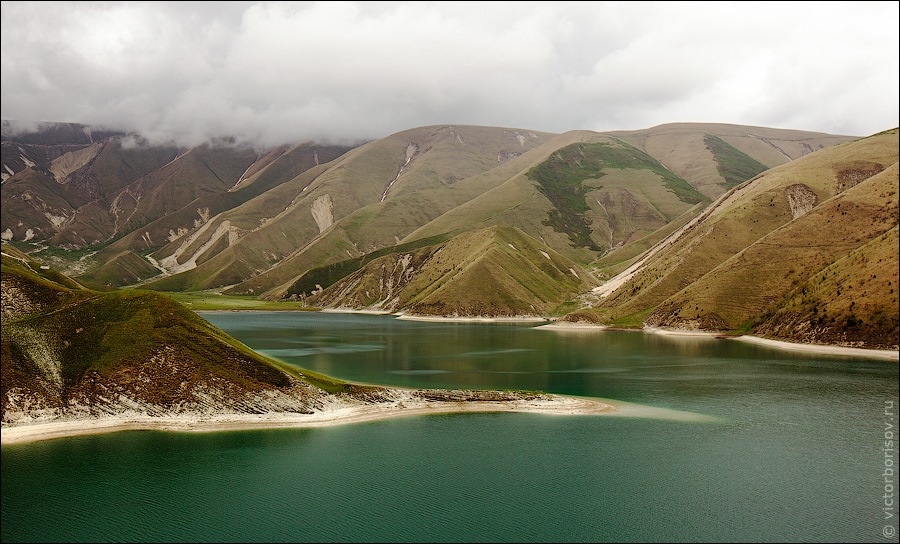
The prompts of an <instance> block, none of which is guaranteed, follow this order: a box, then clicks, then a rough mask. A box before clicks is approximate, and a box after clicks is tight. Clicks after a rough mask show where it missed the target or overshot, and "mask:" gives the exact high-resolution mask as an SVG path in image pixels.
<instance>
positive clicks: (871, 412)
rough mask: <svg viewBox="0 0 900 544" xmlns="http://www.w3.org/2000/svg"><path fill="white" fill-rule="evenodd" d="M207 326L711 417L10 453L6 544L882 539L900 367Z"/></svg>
mask: <svg viewBox="0 0 900 544" xmlns="http://www.w3.org/2000/svg"><path fill="white" fill-rule="evenodd" d="M204 317H205V318H207V319H208V320H209V321H211V322H212V323H213V324H215V325H217V326H218V327H220V328H222V329H223V330H225V331H226V332H228V333H229V334H232V335H233V336H235V337H236V338H238V339H239V340H241V341H243V342H244V343H246V344H247V345H249V346H250V347H252V348H254V349H256V350H258V351H260V352H263V353H266V354H269V355H270V356H273V357H276V358H278V359H280V360H282V361H285V362H287V363H290V364H295V365H297V366H300V367H303V368H309V369H311V370H315V371H317V372H322V373H326V374H329V375H332V376H335V377H339V378H343V379H347V380H352V381H359V382H367V383H380V384H386V385H398V386H408V387H467V388H516V389H537V390H544V391H548V392H551V393H559V394H570V395H585V396H596V397H605V398H611V399H618V400H622V401H628V402H635V403H641V404H647V405H651V406H657V407H664V408H673V409H677V410H685V411H691V412H697V413H702V414H706V415H710V416H714V417H716V418H719V421H718V422H715V423H693V422H683V421H657V420H647V419H626V418H606V417H591V416H574V417H559V416H541V415H531V414H463V415H439V416H428V417H414V418H403V419H395V420H386V421H379V422H374V423H365V424H357V425H348V426H342V427H331V428H322V429H278V430H265V431H240V432H221V433H211V434H200V435H197V434H184V433H164V432H151V431H141V432H123V433H115V434H109V435H96V436H83V437H73V438H65V439H58V440H52V441H48V442H40V443H34V444H22V445H11V446H4V447H3V448H2V524H0V531H2V540H3V541H4V542H6V541H9V542H13V541H34V540H52V541H110V540H113V541H149V540H159V541H603V540H631V541H645V540H646V541H668V540H704V541H734V540H737V541H740V540H744V541H747V540H753V541H760V540H787V541H821V540H848V541H872V540H877V539H881V538H882V531H883V528H884V522H883V511H882V506H883V500H882V495H883V494H884V489H883V478H882V477H881V473H882V472H883V470H884V464H883V460H884V452H883V450H882V448H883V446H884V443H883V442H884V438H883V437H884V431H885V424H886V423H888V422H889V423H891V424H894V425H896V418H897V414H896V406H893V407H890V408H888V411H889V412H891V414H892V417H893V420H890V419H888V416H887V415H885V410H886V402H889V401H895V399H896V396H897V394H896V392H897V388H898V367H897V365H896V364H895V363H893V364H892V363H890V362H884V361H867V360H864V359H859V358H854V359H850V358H841V357H834V356H817V355H809V354H802V353H789V352H784V351H780V350H775V349H771V348H766V347H763V346H756V345H751V344H744V343H739V342H730V341H723V340H716V339H711V338H685V337H663V336H659V335H650V334H643V333H629V332H620V331H596V332H583V331H577V332H574V333H567V332H566V331H548V330H537V329H535V328H534V327H533V326H531V325H522V324H519V325H513V324H467V323H435V322H416V321H406V320H398V319H396V318H393V317H390V316H370V315H353V314H310V313H277V312H273V313H253V314H234V313H230V314H229V313H222V314H204Z"/></svg>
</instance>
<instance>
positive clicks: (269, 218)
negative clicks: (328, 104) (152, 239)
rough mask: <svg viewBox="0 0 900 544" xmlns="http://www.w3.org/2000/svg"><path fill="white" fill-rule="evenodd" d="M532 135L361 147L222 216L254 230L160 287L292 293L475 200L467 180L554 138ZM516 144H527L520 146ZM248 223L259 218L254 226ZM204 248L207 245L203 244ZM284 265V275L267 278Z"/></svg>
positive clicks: (454, 136) (482, 133) (430, 135)
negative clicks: (313, 272) (305, 280)
mask: <svg viewBox="0 0 900 544" xmlns="http://www.w3.org/2000/svg"><path fill="white" fill-rule="evenodd" d="M517 132H519V134H517ZM531 134H532V133H530V132H522V131H516V130H514V129H501V128H492V127H466V126H460V127H453V126H443V127H422V128H418V129H413V130H409V131H404V132H401V133H398V134H395V135H392V136H389V137H387V138H384V139H382V140H378V141H375V142H371V143H369V144H366V145H364V146H361V147H360V148H357V149H354V150H353V151H351V152H349V153H347V154H346V155H345V156H343V157H341V158H340V159H339V160H337V161H334V162H333V163H331V164H329V165H328V166H327V167H325V168H322V169H321V170H320V171H318V172H316V173H315V176H314V177H313V178H312V179H310V180H306V184H305V185H303V186H302V187H298V184H296V183H291V184H289V185H290V188H292V189H294V192H293V194H289V193H288V192H287V191H289V190H290V189H289V188H288V187H286V188H285V194H284V195H283V198H281V199H279V200H277V201H273V200H272V199H270V198H269V195H268V193H267V194H264V195H262V196H261V197H259V198H257V199H255V200H254V201H251V202H249V203H248V204H247V205H245V206H241V207H240V208H239V209H237V210H234V212H230V213H228V214H223V216H222V217H221V218H219V219H218V221H225V220H228V221H231V224H232V226H233V227H234V228H239V229H245V230H247V231H250V232H249V233H247V234H246V235H245V236H244V237H243V238H241V239H240V240H239V241H238V242H237V243H236V244H234V245H233V246H231V247H229V248H228V249H227V250H225V251H223V252H222V253H221V254H219V255H217V256H215V257H213V258H211V259H210V260H209V262H207V263H205V264H204V265H202V266H200V267H198V268H197V269H196V270H193V271H189V272H187V273H185V274H184V275H185V276H186V277H185V279H171V280H166V283H160V284H158V286H159V287H160V288H163V287H164V288H170V286H171V285H174V283H175V282H178V283H180V284H181V285H184V286H190V287H191V288H206V287H210V286H213V285H229V284H232V283H237V282H238V281H240V280H243V279H247V278H249V277H252V276H255V275H257V274H261V273H264V275H263V276H261V277H260V278H257V279H255V280H250V281H247V282H246V283H245V284H243V285H241V286H240V287H239V288H238V289H236V292H241V293H250V292H253V293H257V294H258V293H260V292H262V291H265V290H270V289H273V288H274V287H277V286H281V291H282V292H283V291H284V290H286V289H287V288H288V287H289V285H290V284H291V283H293V282H294V281H296V279H297V278H298V277H299V276H300V275H302V274H303V273H304V272H306V271H307V270H309V269H310V268H314V267H316V266H321V265H323V264H327V263H329V262H336V261H339V260H342V259H343V258H347V257H357V256H361V255H363V254H365V253H367V252H370V251H373V250H376V249H380V248H382V247H386V246H390V245H394V244H396V243H398V242H399V239H400V238H402V237H403V236H405V235H406V234H407V233H408V232H411V231H412V230H414V229H415V228H416V227H418V226H419V225H421V224H422V223H424V222H426V221H428V220H429V219H430V218H432V217H434V216H436V215H439V214H440V213H442V212H443V211H444V210H446V209H447V208H448V207H452V206H454V205H456V204H457V203H458V202H460V199H466V198H470V197H471V195H470V194H469V193H466V192H465V191H462V190H460V189H457V184H458V183H459V178H461V177H464V176H465V177H471V176H472V175H473V174H477V173H479V172H484V171H487V170H490V169H491V168H492V167H495V166H496V165H498V164H501V165H502V161H501V162H500V163H498V157H500V158H501V159H502V160H505V157H506V156H507V155H508V154H510V153H515V152H521V151H525V150H528V149H530V148H531V147H534V146H535V145H538V144H539V143H540V142H543V141H546V139H547V138H548V137H549V136H548V135H546V134H542V133H534V136H532V135H531ZM517 136H522V137H523V140H522V142H521V143H520V141H519V138H518V137H517ZM408 153H409V154H410V155H408ZM408 156H409V157H410V162H409V163H408V164H407V163H406V159H407V157H408ZM404 165H405V166H404ZM401 167H403V172H402V174H401V175H400V177H399V178H397V179H396V181H394V183H393V185H391V189H390V190H389V191H388V194H387V196H386V198H385V200H384V201H383V202H382V201H381V198H382V196H383V195H384V191H385V189H386V188H387V187H388V185H390V184H391V181H392V180H394V179H395V178H396V177H397V173H398V172H399V171H400V168H401ZM286 185H288V184H286ZM303 187H306V190H303ZM326 195H327V198H328V199H329V200H330V201H331V203H332V207H333V216H334V221H335V222H334V224H333V225H332V226H331V227H330V228H329V229H327V230H326V231H325V232H321V233H320V231H319V228H318V226H317V225H316V222H315V221H314V220H313V215H312V212H311V209H312V206H313V205H314V203H315V202H316V201H317V200H319V199H324V198H326ZM251 210H252V211H251ZM246 217H252V219H253V223H252V224H250V223H249V222H248V221H247V220H246V219H245V218H246ZM263 218H265V222H264V224H262V225H261V223H260V220H261V219H263ZM201 243H202V239H198V240H197V242H195V244H201ZM188 253H190V251H188ZM281 261H283V263H282V264H281V265H280V266H279V267H278V268H276V269H273V270H271V271H269V270H268V269H269V268H271V267H272V266H273V265H275V264H276V263H278V262H281ZM154 286H156V284H154Z"/></svg>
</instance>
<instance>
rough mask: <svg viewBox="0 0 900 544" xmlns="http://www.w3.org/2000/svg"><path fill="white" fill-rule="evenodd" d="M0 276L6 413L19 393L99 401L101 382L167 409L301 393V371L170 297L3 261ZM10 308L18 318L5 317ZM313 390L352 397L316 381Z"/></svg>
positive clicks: (58, 402) (58, 400)
mask: <svg viewBox="0 0 900 544" xmlns="http://www.w3.org/2000/svg"><path fill="white" fill-rule="evenodd" d="M4 251H6V248H4ZM37 272H41V273H43V274H44V276H46V277H41V276H39V275H38V274H37ZM2 274H3V284H4V319H3V332H2V335H3V337H2V345H3V357H2V362H3V369H2V373H3V399H4V401H3V402H4V410H5V409H6V407H7V406H6V402H7V393H9V392H10V391H11V390H13V389H14V388H15V389H17V390H18V391H19V392H22V391H25V392H26V393H27V394H31V395H38V396H42V398H43V399H44V400H43V401H42V402H44V403H49V404H47V406H48V407H54V406H57V407H60V406H65V405H66V403H67V402H68V399H70V398H74V397H75V396H78V398H79V399H80V400H83V399H84V398H90V399H92V400H94V401H97V402H102V401H103V398H102V397H103V394H102V387H101V389H99V390H98V389H97V384H98V383H100V384H105V385H103V387H108V386H112V385H114V386H116V387H117V388H119V389H121V390H124V391H126V392H128V393H129V394H130V395H131V397H132V398H135V399H138V400H140V401H141V402H146V403H148V404H151V405H158V406H160V407H162V408H170V409H177V407H178V406H179V404H180V403H181V402H185V401H187V400H189V397H188V396H187V392H188V391H189V390H191V389H192V388H194V387H200V388H201V390H202V391H209V388H210V387H212V388H213V390H221V391H223V392H225V394H226V396H228V397H229V398H228V401H229V402H232V403H235V406H236V407H238V409H240V408H239V407H240V406H242V405H243V404H242V403H244V402H246V399H245V395H246V394H253V392H260V391H263V390H286V388H288V389H290V388H293V389H292V390H296V387H295V385H294V384H296V383H297V379H298V378H299V379H301V380H302V379H304V378H303V376H304V373H303V372H300V371H298V370H296V369H294V368H292V367H289V366H287V365H283V364H281V363H277V362H275V361H271V360H269V359H266V358H264V357H262V356H260V355H259V354H257V353H255V352H253V351H252V350H250V349H249V348H247V347H246V346H244V345H243V344H241V343H240V342H237V341H236V340H234V339H233V338H231V337H229V336H228V335H226V334H225V333H223V332H222V331H220V330H219V329H217V328H215V327H214V326H212V325H211V324H210V323H209V322H207V321H205V320H204V319H202V318H201V317H199V316H198V315H197V314H195V313H194V312H192V311H190V310H187V309H186V308H185V307H184V306H182V305H181V304H178V303H177V302H175V301H173V300H171V299H170V298H168V297H166V296H165V295H161V294H159V293H153V292H148V291H115V292H109V293H99V292H95V291H88V290H84V289H79V290H73V289H72V287H75V286H76V284H74V283H73V282H71V280H67V278H66V277H65V276H62V275H59V274H58V273H52V271H45V270H41V269H40V267H39V266H38V265H37V264H36V263H33V262H23V261H20V260H17V259H14V258H12V257H8V256H6V255H4V256H3V268H2ZM48 278H55V279H57V280H59V281H60V282H61V283H57V282H56V281H52V280H51V279H48ZM12 308H18V310H19V311H18V312H16V314H15V315H12V314H10V315H7V314H8V312H7V310H9V309H12ZM166 357H168V359H169V360H171V361H172V362H173V363H174V364H175V366H173V367H172V368H171V375H170V376H169V377H168V378H167V374H165V372H166V371H165V367H163V368H162V369H156V371H157V372H159V371H162V372H163V375H159V376H156V375H154V376H153V379H151V380H150V381H149V382H148V381H147V380H146V379H145V378H146V375H147V373H148V372H151V370H148V369H150V368H151V367H153V366H154V361H155V360H159V359H160V358H164V359H165V358H166ZM176 366H177V368H176ZM54 368H55V369H56V370H54ZM54 376H56V378H54ZM141 376H145V378H141ZM309 383H313V384H314V385H316V386H323V387H326V388H328V389H331V390H342V389H346V387H345V385H346V384H343V382H339V381H331V380H329V379H328V378H326V377H323V376H318V375H314V376H312V377H311V378H310V380H309ZM28 392H30V393H28ZM202 394H203V393H201V395H202ZM85 395H87V397H85ZM98 395H99V396H98ZM48 399H49V400H48ZM244 406H250V405H244ZM248 409H250V408H248Z"/></svg>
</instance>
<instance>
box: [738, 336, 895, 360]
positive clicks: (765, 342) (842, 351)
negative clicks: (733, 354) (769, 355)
mask: <svg viewBox="0 0 900 544" xmlns="http://www.w3.org/2000/svg"><path fill="white" fill-rule="evenodd" d="M730 339H731V340H740V341H741V342H748V343H750V344H757V345H760V346H766V347H772V348H779V349H785V350H789V351H802V352H806V353H819V354H822V355H845V356H849V357H868V358H871V359H883V360H885V361H895V362H897V361H900V351H897V350H890V349H866V348H848V347H844V346H826V345H822V344H799V343H797V342H785V341H783V340H771V339H769V338H760V337H758V336H750V335H748V334H745V335H743V336H736V337H734V338H730Z"/></svg>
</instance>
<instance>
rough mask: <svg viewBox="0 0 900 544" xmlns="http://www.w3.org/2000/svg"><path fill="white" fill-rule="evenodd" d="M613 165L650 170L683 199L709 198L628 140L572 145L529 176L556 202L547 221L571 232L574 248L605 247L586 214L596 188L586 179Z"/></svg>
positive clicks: (599, 249) (600, 174) (593, 177)
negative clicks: (587, 199) (596, 239)
mask: <svg viewBox="0 0 900 544" xmlns="http://www.w3.org/2000/svg"><path fill="white" fill-rule="evenodd" d="M610 168H614V169H625V168H633V169H640V170H650V171H652V172H653V173H655V174H656V175H658V176H659V177H660V178H661V180H662V183H663V185H665V187H666V188H668V189H669V190H670V191H672V192H673V193H674V194H675V196H676V197H677V198H678V199H679V200H681V201H682V202H686V203H689V204H697V203H699V202H703V201H706V200H708V199H707V198H706V197H705V196H703V195H702V194H700V193H698V192H697V191H696V190H695V189H694V188H693V187H692V186H691V185H690V184H689V183H688V182H686V181H685V180H683V179H681V178H680V177H678V176H677V175H675V174H673V173H672V172H671V171H669V170H668V169H667V168H666V167H664V166H663V165H662V164H660V162H659V161H657V160H656V159H654V158H653V157H651V156H650V155H647V154H646V153H644V152H643V151H641V150H639V149H637V148H636V147H633V146H631V145H629V144H627V143H625V142H622V141H618V142H617V143H616V144H609V143H578V144H571V145H568V146H566V147H563V148H562V149H560V150H559V151H557V152H556V153H554V154H553V155H552V156H551V157H550V158H549V159H547V160H546V161H544V162H542V163H541V164H539V165H537V166H535V167H534V168H532V169H531V170H529V171H528V173H527V174H526V176H527V177H528V178H529V179H531V180H533V181H535V182H537V184H538V189H539V190H540V191H541V193H542V194H543V195H544V196H546V197H547V199H549V200H550V202H551V203H552V204H553V208H554V209H552V210H550V212H548V219H547V220H546V221H545V222H544V224H545V225H547V226H550V227H553V229H554V230H556V231H557V232H561V233H565V234H567V235H568V236H569V240H570V241H571V244H572V246H573V247H585V248H588V249H591V250H593V251H602V250H603V249H602V248H601V247H599V246H598V245H597V243H596V242H594V241H593V240H592V239H591V228H590V220H589V219H588V218H587V217H585V213H586V212H588V211H589V209H590V208H589V207H588V205H587V203H586V202H585V195H586V194H587V193H588V191H591V190H593V189H595V188H596V187H589V186H586V185H585V183H584V182H585V181H586V180H596V179H600V178H601V177H603V176H604V175H605V174H604V172H603V171H604V170H605V169H610Z"/></svg>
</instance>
